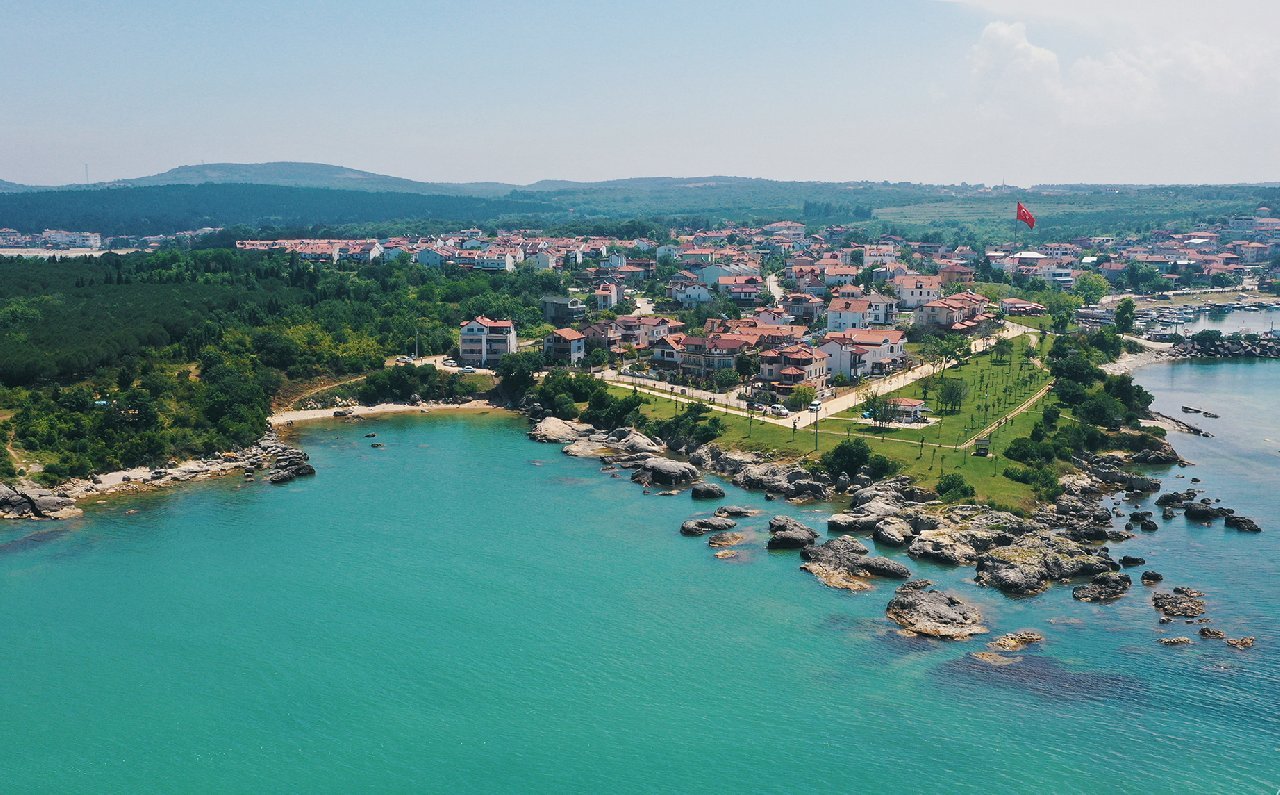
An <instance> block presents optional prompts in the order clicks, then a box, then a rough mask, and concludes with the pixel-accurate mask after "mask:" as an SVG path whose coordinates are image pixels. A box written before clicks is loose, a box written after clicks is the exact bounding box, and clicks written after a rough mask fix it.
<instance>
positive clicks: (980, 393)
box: [835, 335, 1049, 445]
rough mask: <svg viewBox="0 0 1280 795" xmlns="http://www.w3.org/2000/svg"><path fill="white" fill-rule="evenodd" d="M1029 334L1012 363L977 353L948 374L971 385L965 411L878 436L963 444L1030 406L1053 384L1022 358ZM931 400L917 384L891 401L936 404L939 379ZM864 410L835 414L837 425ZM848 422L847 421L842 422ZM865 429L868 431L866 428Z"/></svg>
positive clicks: (1016, 349)
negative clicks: (1032, 399) (905, 399)
mask: <svg viewBox="0 0 1280 795" xmlns="http://www.w3.org/2000/svg"><path fill="white" fill-rule="evenodd" d="M1026 339H1027V337H1026V335H1024V336H1022V337H1017V338H1015V339H1014V340H1013V351H1014V353H1013V355H1012V356H1011V357H1010V359H1009V361H1007V362H996V361H995V359H993V358H992V356H991V355H990V354H986V353H983V354H978V355H976V356H973V357H971V358H970V359H969V361H968V362H966V363H965V364H963V365H961V366H958V367H952V368H950V369H948V370H947V371H946V375H947V378H951V379H955V378H959V379H961V380H963V381H964V382H965V383H966V384H967V385H968V393H967V395H966V396H965V399H964V402H963V403H961V405H960V408H959V409H958V410H957V411H955V412H953V413H947V414H940V413H937V412H936V411H935V413H934V414H932V415H930V416H932V417H933V418H934V419H936V420H937V422H934V423H931V424H929V425H921V426H919V427H913V428H886V429H884V430H883V432H881V431H879V430H877V431H876V434H877V435H878V436H882V437H884V438H886V439H889V438H892V439H901V440H907V441H912V442H920V441H922V440H923V441H924V442H925V443H927V444H939V445H959V444H963V443H964V442H966V441H968V440H969V439H971V438H972V437H973V436H975V435H976V434H977V433H978V432H979V431H981V430H982V429H983V428H985V427H987V426H989V425H991V424H992V423H995V422H998V421H999V420H1000V418H1001V417H1003V416H1004V415H1005V414H1007V413H1009V412H1011V411H1013V410H1014V409H1016V408H1017V407H1018V406H1021V405H1022V404H1023V403H1025V402H1026V401H1027V400H1028V399H1029V398H1030V397H1031V396H1032V395H1034V394H1035V393H1036V392H1037V391H1038V390H1039V389H1040V388H1041V387H1043V386H1044V385H1045V384H1046V383H1047V382H1048V381H1049V373H1048V371H1046V370H1044V369H1043V368H1040V367H1037V366H1035V364H1033V363H1032V362H1030V361H1028V360H1027V359H1026V357H1024V356H1022V349H1023V347H1024V345H1025V344H1026ZM933 380H934V381H935V383H934V384H933V386H932V387H931V389H930V391H929V393H928V395H926V394H925V386H924V382H923V381H916V382H915V383H913V384H909V385H907V386H905V387H903V388H902V389H898V390H896V391H894V392H891V393H889V395H887V397H909V398H920V399H923V400H925V401H926V402H927V403H929V404H931V407H932V406H933V405H936V398H937V390H938V385H937V383H936V380H937V379H936V378H935V379H933ZM861 417H862V408H861V407H854V408H852V409H849V410H848V411H843V412H841V413H840V414H837V415H836V420H835V421H836V422H843V421H847V420H850V419H861ZM841 418H844V419H841ZM863 428H864V430H866V429H869V426H863ZM854 432H855V433H856V432H857V430H856V429H855V431H854Z"/></svg>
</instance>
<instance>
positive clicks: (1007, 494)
mask: <svg viewBox="0 0 1280 795" xmlns="http://www.w3.org/2000/svg"><path fill="white" fill-rule="evenodd" d="M967 366H968V365H967ZM609 391H610V392H612V393H613V394H614V395H616V396H619V397H622V396H625V395H627V394H630V390H628V389H626V388H624V387H614V386H611V387H609ZM1032 391H1033V392H1034V390H1032ZM647 397H648V398H649V402H648V403H646V404H645V406H644V408H643V409H642V411H643V412H644V414H645V416H647V417H650V418H654V419H668V418H670V417H672V416H673V415H674V414H675V412H676V411H678V410H680V409H681V407H682V404H679V403H677V402H675V401H673V400H671V399H670V398H663V397H656V396H652V395H650V396H647ZM1052 401H1054V398H1053V396H1052V395H1049V396H1046V397H1045V398H1043V399H1041V400H1040V401H1039V402H1037V403H1036V404H1035V405H1034V406H1032V407H1031V409H1030V410H1028V411H1026V412H1024V413H1022V414H1020V415H1018V416H1017V417H1014V418H1013V419H1012V420H1011V421H1009V422H1008V423H1007V424H1005V425H1003V426H1001V427H1000V428H998V429H997V430H995V431H994V432H993V433H992V435H991V442H992V444H991V446H992V452H993V455H991V456H989V457H987V458H982V457H979V456H975V455H973V454H972V450H956V449H952V448H949V447H938V446H936V445H935V444H933V443H931V442H924V441H921V440H920V439H918V438H917V439H916V440H914V441H913V440H911V439H903V438H897V437H894V436H892V435H888V436H885V437H884V438H881V436H880V435H879V434H878V433H873V432H872V431H871V428H870V426H865V425H861V424H858V423H852V422H841V421H839V420H831V419H824V420H822V421H820V422H819V423H818V424H817V431H816V433H815V428H814V426H809V427H808V428H804V429H802V430H798V431H792V430H791V428H789V427H786V426H783V425H778V424H775V423H771V422H761V421H759V420H751V421H748V419H747V418H746V417H742V416H739V415H736V414H718V415H717V416H719V417H720V418H721V419H722V420H723V421H724V424H725V432H724V434H722V435H721V436H720V438H718V439H717V440H716V443H717V444H719V445H721V446H723V447H727V448H731V449H736V450H750V451H754V452H759V453H766V454H772V455H776V456H778V457H780V458H788V459H801V460H805V461H816V460H817V458H818V457H819V456H820V455H821V454H822V453H825V452H827V451H828V450H830V449H832V448H833V447H835V446H836V445H837V444H839V443H840V442H841V441H843V440H844V439H846V438H850V437H852V436H857V437H859V438H861V439H863V440H865V441H866V442H867V444H868V445H870V447H871V449H872V451H874V452H876V453H880V454H882V455H885V456H887V457H889V458H891V459H893V460H894V461H897V462H898V463H899V464H901V465H902V473H903V474H906V475H910V476H911V477H912V478H914V479H915V480H916V482H918V483H920V484H922V485H924V486H928V487H932V486H934V485H935V484H936V483H937V482H938V478H940V477H942V476H943V475H945V474H948V473H950V472H958V473H960V474H962V475H963V476H964V478H965V480H967V481H968V482H969V483H971V484H973V487H974V488H975V489H976V490H977V492H978V499H979V500H980V501H982V502H990V503H994V504H997V505H1001V506H1005V507H1009V508H1013V509H1017V510H1020V511H1028V510H1030V509H1031V508H1032V507H1034V505H1035V497H1034V495H1033V494H1032V492H1031V488H1030V487H1029V486H1027V485H1025V484H1022V483H1017V482H1015V481H1012V480H1009V479H1008V478H1006V477H1004V476H1003V475H1002V474H1001V473H1002V472H1003V471H1004V468H1005V467H1006V466H1008V465H1009V464H1010V463H1011V462H1010V461H1008V459H1006V458H1004V456H1003V452H1004V449H1005V448H1006V447H1007V446H1008V444H1009V442H1010V441H1012V440H1013V439H1015V438H1017V437H1019V436H1026V435H1027V434H1028V433H1029V432H1030V430H1031V426H1032V425H1034V424H1035V423H1036V422H1037V421H1038V420H1040V419H1041V417H1042V416H1043V411H1044V409H1045V408H1046V407H1047V406H1048V405H1050V402H1052ZM1021 402H1022V401H1018V403H1019V404H1020V403H1021ZM1016 405H1018V404H1015V406H1016ZM815 447H816V451H815Z"/></svg>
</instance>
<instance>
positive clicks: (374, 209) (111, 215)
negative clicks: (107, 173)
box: [0, 184, 554, 235]
mask: <svg viewBox="0 0 1280 795" xmlns="http://www.w3.org/2000/svg"><path fill="white" fill-rule="evenodd" d="M552 210H554V207H552V206H551V205H548V204H545V203H541V202H535V201H513V200H509V199H482V198H475V197H470V196H428V195H420V194H413V193H393V192H383V193H372V192H369V191H358V190H327V189H321V188H299V187H284V186H277V185H213V184H209V185H157V186H151V187H130V188H104V189H102V190H88V191H87V190H45V191H31V192H27V193H9V194H3V195H0V226H10V227H13V228H14V229H17V230H19V231H22V232H35V231H39V230H41V229H46V228H59V229H92V230H94V231H99V232H102V233H103V234H105V235H155V234H169V233H173V232H180V231H183V230H186V229H198V228H200V227H204V226H233V225H247V226H288V227H312V226H316V225H337V224H357V223H372V222H384V221H392V220H396V219H416V220H423V219H426V220H447V221H458V222H470V223H480V222H485V221H492V220H494V219H496V218H499V217H501V216H505V215H515V214H519V215H536V214H541V213H546V212H550V211H552Z"/></svg>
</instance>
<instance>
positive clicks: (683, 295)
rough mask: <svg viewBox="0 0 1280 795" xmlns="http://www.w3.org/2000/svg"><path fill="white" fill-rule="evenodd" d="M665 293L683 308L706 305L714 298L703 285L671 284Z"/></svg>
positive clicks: (709, 290) (709, 289)
mask: <svg viewBox="0 0 1280 795" xmlns="http://www.w3.org/2000/svg"><path fill="white" fill-rule="evenodd" d="M667 292H668V294H669V295H670V297H671V299H672V300H673V301H676V302H678V303H680V304H682V305H684V306H692V305H693V304H708V303H711V301H712V300H714V298H715V296H713V295H712V294H711V288H709V287H707V286H706V285H705V284H673V285H671V286H670V287H669V288H668V291H667Z"/></svg>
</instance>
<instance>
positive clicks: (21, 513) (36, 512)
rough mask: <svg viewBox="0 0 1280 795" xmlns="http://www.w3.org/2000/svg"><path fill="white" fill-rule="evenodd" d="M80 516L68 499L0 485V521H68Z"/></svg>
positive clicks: (41, 491)
mask: <svg viewBox="0 0 1280 795" xmlns="http://www.w3.org/2000/svg"><path fill="white" fill-rule="evenodd" d="M80 514H81V511H80V509H79V508H77V507H76V503H75V500H73V499H71V498H70V497H67V496H64V495H61V494H57V493H55V492H52V491H49V490H48V489H37V488H21V487H20V488H16V489H15V488H10V487H9V486H6V485H4V484H3V483H0V519H69V518H71V517H73V516H79V515H80Z"/></svg>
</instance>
